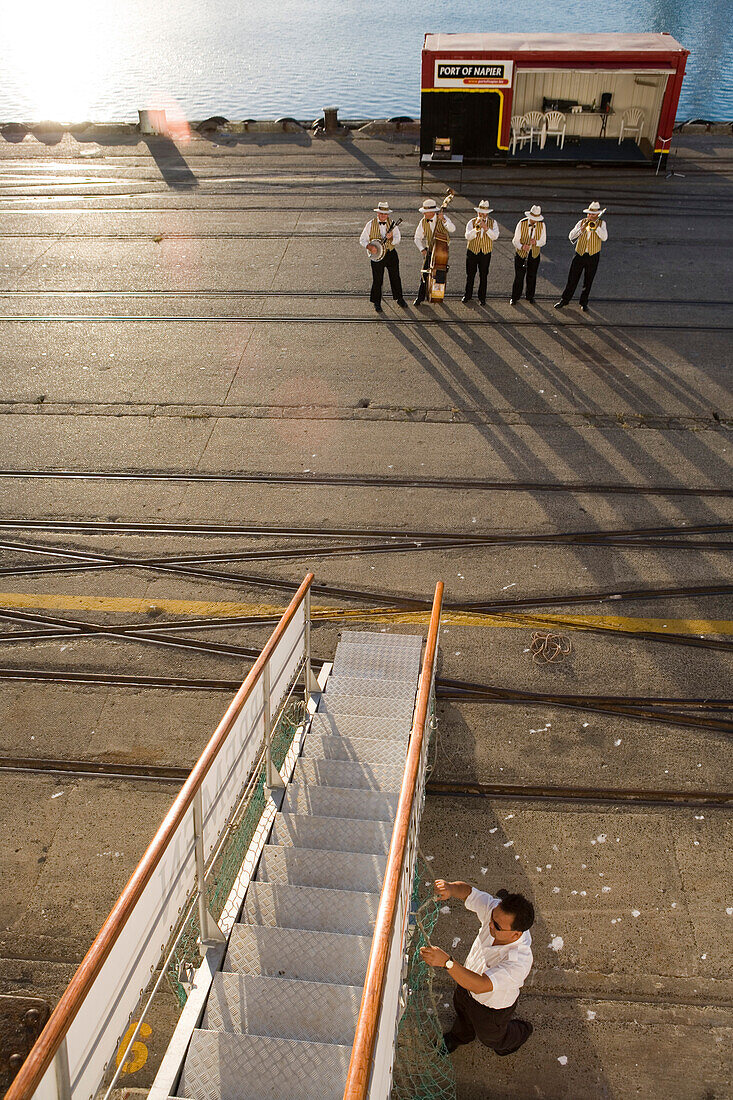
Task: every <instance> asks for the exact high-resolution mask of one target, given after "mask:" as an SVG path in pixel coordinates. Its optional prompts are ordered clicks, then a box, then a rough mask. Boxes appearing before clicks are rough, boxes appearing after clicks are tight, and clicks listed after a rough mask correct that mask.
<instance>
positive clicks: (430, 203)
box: [420, 199, 438, 214]
mask: <svg viewBox="0 0 733 1100" xmlns="http://www.w3.org/2000/svg"><path fill="white" fill-rule="evenodd" d="M437 212H438V204H437V202H436V201H435V199H425V200H424V201H423V204H422V206H421V207H420V213H421V214H437Z"/></svg>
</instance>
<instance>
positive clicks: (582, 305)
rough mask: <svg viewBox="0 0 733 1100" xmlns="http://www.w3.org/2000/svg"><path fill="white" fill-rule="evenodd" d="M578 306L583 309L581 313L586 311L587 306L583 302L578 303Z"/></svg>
mask: <svg viewBox="0 0 733 1100" xmlns="http://www.w3.org/2000/svg"><path fill="white" fill-rule="evenodd" d="M580 308H581V309H582V310H583V313H587V312H588V306H587V305H586V304H584V303H583V302H581V303H580Z"/></svg>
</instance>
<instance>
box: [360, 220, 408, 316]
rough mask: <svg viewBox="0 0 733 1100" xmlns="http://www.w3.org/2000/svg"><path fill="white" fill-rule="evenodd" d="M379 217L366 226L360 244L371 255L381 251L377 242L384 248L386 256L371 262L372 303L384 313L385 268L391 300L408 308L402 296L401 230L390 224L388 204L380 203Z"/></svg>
mask: <svg viewBox="0 0 733 1100" xmlns="http://www.w3.org/2000/svg"><path fill="white" fill-rule="evenodd" d="M374 213H375V214H376V215H377V216H376V218H372V219H371V221H368V222H367V223H366V225H365V226H364V228H363V230H362V233H361V236H360V237H359V244H360V245H361V246H362V248H365V249H366V250H367V253H368V254H369V256H370V257H371V256H373V255H374V254H376V252H377V251H379V249H378V247H377V242H379V244H380V245H381V246H382V247H383V248H384V256H383V257H382V258H381V260H377V259H372V263H371V268H372V289H371V292H370V294H369V301H370V302H371V303H372V305H373V306H374V308H375V310H376V311H377V313H381V312H382V283H383V281H384V271H385V268H386V270H387V273H388V274H389V285H390V288H391V290H392V297H393V298H394V300H395V302H396V303H397V305H398V306H403V307H406V306H407V302H406V301H405V299H404V297H403V296H402V280H401V279H400V261H399V260H398V258H397V245H398V244H399V243H400V231H399V229H398V227H397V226H396V225H394V224H391V223H390V218H389V216H390V214H392V213H394V211H392V210H390V208H389V203H388V202H380V203H378V204H377V206H376V207H375V208H374Z"/></svg>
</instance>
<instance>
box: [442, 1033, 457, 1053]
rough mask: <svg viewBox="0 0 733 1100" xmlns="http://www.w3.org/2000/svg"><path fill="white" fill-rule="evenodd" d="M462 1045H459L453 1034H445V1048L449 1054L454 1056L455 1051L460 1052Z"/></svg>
mask: <svg viewBox="0 0 733 1100" xmlns="http://www.w3.org/2000/svg"><path fill="white" fill-rule="evenodd" d="M460 1045H461V1044H460V1043H457V1042H456V1041H455V1039H454V1038H453V1036H452V1035H451V1033H450V1032H449V1031H446V1032H444V1033H443V1046H444V1047H445V1049H446V1050H447V1051H448V1053H449V1054H452V1053H453V1051H454V1050H458V1047H459V1046H460Z"/></svg>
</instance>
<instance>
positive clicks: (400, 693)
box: [325, 674, 417, 706]
mask: <svg viewBox="0 0 733 1100" xmlns="http://www.w3.org/2000/svg"><path fill="white" fill-rule="evenodd" d="M416 688H417V684H416V679H415V677H414V676H411V677H410V679H409V680H383V679H376V678H372V677H370V676H334V675H333V674H332V675H331V676H329V677H328V680H327V681H326V692H325V694H326V706H330V705H331V700H333V699H334V698H336V697H339V698H340V697H341V696H342V695H370V696H373V697H374V698H375V699H393V700H394V701H395V702H399V703H407V702H408V701H410V702H413V703H414V699H415V691H416Z"/></svg>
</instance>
